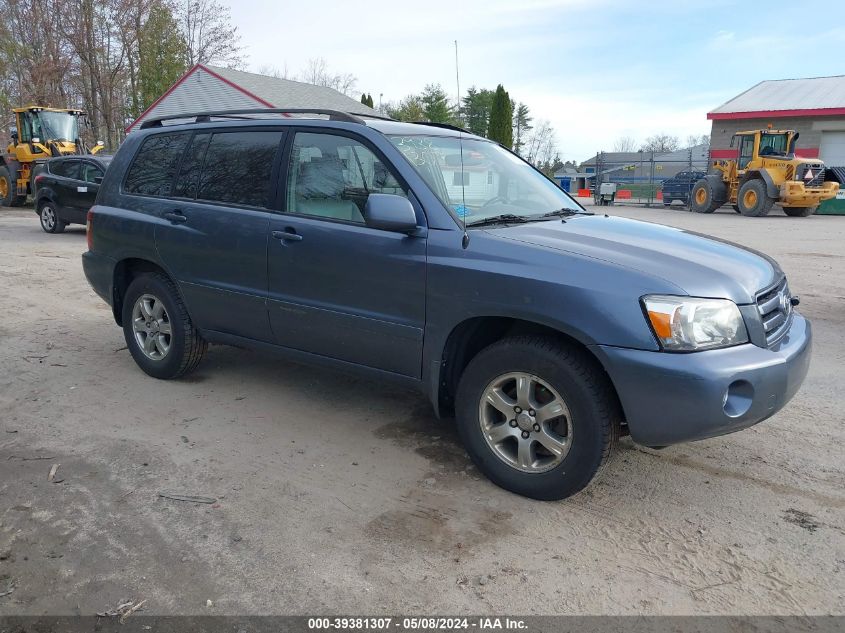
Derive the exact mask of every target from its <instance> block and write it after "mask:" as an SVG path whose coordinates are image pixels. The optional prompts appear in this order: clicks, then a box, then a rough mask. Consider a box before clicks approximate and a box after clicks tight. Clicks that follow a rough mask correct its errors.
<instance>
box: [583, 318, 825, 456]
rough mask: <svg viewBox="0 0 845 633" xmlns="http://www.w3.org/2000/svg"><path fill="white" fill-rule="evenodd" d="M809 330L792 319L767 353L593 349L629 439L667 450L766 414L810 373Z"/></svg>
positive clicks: (744, 348) (745, 348) (752, 348)
mask: <svg viewBox="0 0 845 633" xmlns="http://www.w3.org/2000/svg"><path fill="white" fill-rule="evenodd" d="M811 347H812V329H811V327H810V322H809V321H807V320H806V319H805V318H804V317H802V316H801V315H800V314H798V313H795V315H794V318H793V320H792V326H791V327H790V328H789V330H788V331H787V333H786V335H785V336H784V337H783V339H781V340H780V341H779V342H778V343H777V344H776V345H775V346H773V347H772V348H771V349H765V348H762V347H757V346H756V345H753V344H750V343H749V344H745V345H738V346H736V347H729V348H727V349H720V350H710V351H704V352H694V353H690V354H670V353H665V352H650V351H644V350H635V349H625V348H619V347H609V346H606V345H596V346H594V347H593V349H594V351H595V352H596V354H597V355H598V356H599V358H600V359H601V361H602V362H603V364H604V367H605V369H606V370H607V372H608V374H609V375H610V378H611V380H612V381H613V384H614V386H615V387H616V391H617V393H618V394H619V399H620V401H621V403H622V408H623V410H624V412H625V418H626V420H627V422H628V429H629V431H630V433H631V438H632V439H633V440H634V441H635V442H637V443H639V444H643V445H645V446H667V445H669V444H677V443H680V442H688V441H691V440H700V439H704V438H708V437H714V436H717V435H724V434H726V433H732V432H734V431H739V430H740V429H744V428H747V427H749V426H752V425H754V424H757V423H758V422H762V421H763V420H765V419H766V418H768V417H770V416H772V415H774V414H775V413H776V412H778V411H779V410H780V409H781V408H783V406H784V405H785V404H786V403H787V402H789V400H790V399H791V398H792V396H794V395H795V393H796V392H797V391H798V389H799V387H800V386H801V383H802V382H803V381H804V377H805V376H806V375H807V370H808V369H809V366H810V356H811Z"/></svg>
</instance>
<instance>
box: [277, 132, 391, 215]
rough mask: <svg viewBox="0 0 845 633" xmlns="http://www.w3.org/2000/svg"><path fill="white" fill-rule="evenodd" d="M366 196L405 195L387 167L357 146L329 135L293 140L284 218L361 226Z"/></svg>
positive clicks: (304, 133) (366, 150)
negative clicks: (301, 217)
mask: <svg viewBox="0 0 845 633" xmlns="http://www.w3.org/2000/svg"><path fill="white" fill-rule="evenodd" d="M371 193H389V194H396V195H401V196H406V192H405V191H404V189H403V188H402V185H400V184H399V181H398V180H397V179H396V177H395V176H394V175H393V174H392V173H391V171H390V170H389V169H388V167H387V166H386V165H385V164H384V163H383V162H382V161H381V160H380V159H379V158H378V157H377V156H376V155H375V154H374V153H373V152H372V151H370V149H368V148H367V147H366V146H364V145H363V144H361V143H359V142H358V141H355V140H353V139H351V138H348V137H345V136H336V135H334V134H312V133H306V132H301V133H298V134H297V135H296V138H294V143H293V149H292V151H291V158H290V166H289V169H288V187H287V201H286V206H285V208H286V211H287V212H288V213H297V214H301V215H309V216H315V217H322V218H327V219H333V220H343V221H346V222H355V223H358V224H363V223H364V207H365V205H366V204H367V198H368V197H369V196H370V194H371Z"/></svg>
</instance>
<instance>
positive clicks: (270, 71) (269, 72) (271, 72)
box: [258, 62, 291, 79]
mask: <svg viewBox="0 0 845 633" xmlns="http://www.w3.org/2000/svg"><path fill="white" fill-rule="evenodd" d="M258 74H259V75H266V76H267V77H275V78H276V79H290V78H291V76H290V71H289V70H288V64H287V62H285V65H284V66H282V68H281V69H279V68H278V67H277V66H270V65H268V64H264V65H262V66H259V67H258Z"/></svg>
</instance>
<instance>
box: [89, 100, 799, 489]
mask: <svg viewBox="0 0 845 633" xmlns="http://www.w3.org/2000/svg"><path fill="white" fill-rule="evenodd" d="M141 127H142V129H141V130H140V131H139V132H136V133H133V134H131V135H129V137H128V138H127V139H126V141H125V142H124V144H123V145H122V147H121V148H120V150H119V151H118V152H117V155H116V156H115V157H114V159H113V162H112V164H111V166H110V167H109V169H108V171H107V172H106V174H105V178H104V180H103V182H102V186H101V188H100V191H99V193H98V195H97V199H96V204H95V206H94V207H93V208H92V209H91V211H90V212H89V213H88V252H86V253H85V254H84V255H83V265H84V269H85V274H86V276H87V278H88V280H89V282H90V283H91V286H92V287H93V288H94V290H95V291H96V292H97V294H99V295H100V296H101V297H102V298H103V299H104V300H105V301H106V302H108V303H109V305H110V306H111V307H112V311H113V314H114V319H115V321H116V322H117V324H118V325H119V326H121V327H122V328H123V331H124V334H125V337H126V344H127V346H128V349H129V352H130V353H131V354H132V357H133V358H134V359H135V362H136V363H137V364H138V365H139V366H140V368H141V369H142V370H143V371H145V372H146V373H147V374H149V375H150V376H153V377H155V378H161V379H169V378H176V377H178V376H181V375H183V374H185V373H186V372H188V371H191V370H193V369H194V368H195V367H196V366H197V364H198V363H199V362H200V360H201V359H202V357H203V354H204V353H205V351H206V346H207V344H208V343H209V342H211V343H226V344H232V345H239V346H250V347H254V348H258V349H263V350H269V351H273V352H278V353H280V354H283V355H286V356H288V357H291V358H294V359H299V360H308V361H313V362H318V363H324V364H329V365H332V366H334V367H338V368H340V369H343V370H355V371H361V372H365V373H366V374H368V375H369V376H371V377H373V378H374V379H375V380H378V381H384V380H392V381H396V382H399V383H402V384H405V385H410V386H412V387H414V388H416V389H419V390H420V391H422V392H423V393H425V394H426V395H427V396H428V397H429V398H430V400H431V403H432V405H433V407H434V411H435V413H436V414H437V415H438V416H445V415H454V416H455V418H456V424H457V428H458V431H459V434H460V436H461V438H462V440H463V442H464V445H465V447H466V450H467V452H468V453H469V455H470V456H471V458H472V459H473V461H474V462H475V463H476V464H477V466H478V467H479V468H480V469H481V470H482V471H483V472H484V473H485V474H486V475H487V476H488V477H489V478H490V479H491V480H492V481H494V482H495V483H497V484H498V485H500V486H502V487H504V488H506V489H508V490H511V491H514V492H517V493H519V494H523V495H527V496H530V497H534V498H538V499H559V498H563V497H567V496H569V495H572V494H574V493H576V492H578V491H579V490H581V489H582V488H584V487H585V486H586V485H587V484H588V483H589V482H590V481H591V480H592V479H593V478H594V476H595V475H596V473H597V472H598V470H599V469H600V468H601V466H602V465H603V464H604V463H605V462H606V460H607V458H608V456H609V455H610V453H611V449H612V448H613V446H614V444H615V443H616V441H617V440H618V438H619V437H620V435H623V434H630V436H631V438H632V439H633V440H634V441H635V442H639V443H641V444H644V445H646V446H652V447H654V446H665V445H669V444H675V443H678V442H685V441H689V440H696V439H701V438H707V437H712V436H716V435H721V434H724V433H729V432H732V431H737V430H739V429H743V428H745V427H748V426H750V425H752V424H756V423H757V422H760V421H761V420H764V419H766V418H768V417H769V416H771V415H772V414H774V413H775V412H777V411H778V410H779V409H780V408H781V407H783V406H784V405H785V404H786V403H787V402H788V401H789V399H790V398H791V397H792V396H793V395H794V394H795V393H796V391H797V390H798V388H799V386H800V385H801V382H802V381H803V379H804V376H805V375H806V373H807V368H808V364H809V361H810V346H811V345H810V339H811V330H810V324H809V322H808V321H807V320H806V319H804V317H802V316H801V315H800V314H799V313H798V312H797V311H795V310H794V308H793V306H794V305H795V304H797V298H796V297H793V296H792V294H791V292H790V289H789V287H788V285H787V281H786V279H785V277H784V274H783V272H782V271H781V269H780V268H779V267H778V265H777V264H776V263H775V262H774V261H772V260H771V259H769V258H768V257H766V256H765V255H762V254H760V253H756V252H752V251H750V250H747V249H743V248H741V247H738V246H734V245H731V244H728V243H725V242H723V241H720V240H715V239H710V238H707V237H704V236H700V235H695V234H692V233H688V232H686V231H681V230H677V229H673V228H668V227H664V226H659V225H655V224H647V223H641V222H636V221H633V220H627V219H622V218H616V217H608V216H606V215H603V214H602V215H594V214H592V213H588V212H587V211H585V209H584V208H582V207H581V206H580V205H579V204H578V203H577V202H575V200H573V199H572V198H570V197H569V196H568V195H567V194H566V193H565V192H563V191H561V189H560V188H558V187H557V186H556V185H555V183H554V182H552V181H550V180H549V179H547V178H546V177H545V176H543V174H542V173H540V172H539V171H537V170H536V169H534V168H533V167H532V166H531V165H529V164H528V163H526V162H525V161H523V160H522V159H521V158H519V157H518V156H517V155H515V154H513V153H512V152H510V151H508V150H506V149H504V148H503V147H501V146H499V145H497V144H496V143H494V142H491V141H489V140H487V139H483V138H480V137H476V136H473V135H471V134H469V133H466V132H465V131H462V130H460V129H457V128H452V127H449V126H439V125H431V124H413V123H400V122H396V121H391V120H382V119H378V118H360V117H357V116H352V115H349V114H345V113H340V112H332V111H312V112H311V113H303V112H301V111H296V110H287V111H284V112H282V111H277V110H262V111H229V112H217V113H201V114H198V115H180V116H179V117H178V119H176V120H174V119H156V120H152V121H146V122H145V123H144V124H143V125H142V126H141ZM353 423H354V422H353Z"/></svg>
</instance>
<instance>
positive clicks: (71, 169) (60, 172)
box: [50, 160, 79, 180]
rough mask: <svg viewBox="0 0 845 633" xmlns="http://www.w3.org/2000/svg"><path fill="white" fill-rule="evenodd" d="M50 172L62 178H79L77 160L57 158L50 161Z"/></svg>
mask: <svg viewBox="0 0 845 633" xmlns="http://www.w3.org/2000/svg"><path fill="white" fill-rule="evenodd" d="M50 173H51V174H54V175H56V176H61V177H62V178H73V179H74V180H79V161H78V160H57V161H54V162H52V163H50Z"/></svg>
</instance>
